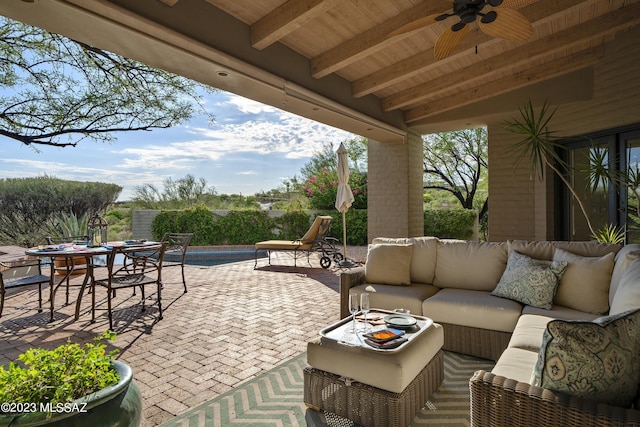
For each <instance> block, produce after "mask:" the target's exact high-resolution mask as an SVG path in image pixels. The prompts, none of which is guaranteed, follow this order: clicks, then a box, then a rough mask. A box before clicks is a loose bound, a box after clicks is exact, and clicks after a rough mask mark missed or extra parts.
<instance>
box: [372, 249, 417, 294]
mask: <svg viewBox="0 0 640 427" xmlns="http://www.w3.org/2000/svg"><path fill="white" fill-rule="evenodd" d="M412 254H413V245H405V244H390V243H381V244H371V245H369V251H368V252H367V262H366V263H365V267H364V274H365V278H366V282H367V283H378V284H384V285H408V284H410V283H411V270H410V267H411V255H412Z"/></svg>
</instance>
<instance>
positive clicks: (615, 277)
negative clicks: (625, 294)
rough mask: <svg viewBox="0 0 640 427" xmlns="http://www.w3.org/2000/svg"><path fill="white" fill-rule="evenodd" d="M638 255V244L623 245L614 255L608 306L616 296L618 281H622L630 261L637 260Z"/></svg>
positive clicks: (639, 250) (639, 248) (639, 252)
mask: <svg viewBox="0 0 640 427" xmlns="http://www.w3.org/2000/svg"><path fill="white" fill-rule="evenodd" d="M638 254H640V244H638V243H630V244H628V245H624V247H623V248H622V249H620V251H619V252H618V253H617V254H616V257H615V258H614V262H615V265H614V267H613V273H611V285H610V286H609V305H611V304H613V296H614V295H615V294H616V290H617V289H618V284H619V283H620V279H622V276H623V275H624V273H625V271H627V268H629V264H631V261H633V260H634V259H636V258H638Z"/></svg>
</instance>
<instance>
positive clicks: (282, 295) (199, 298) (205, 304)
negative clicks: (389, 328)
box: [0, 247, 366, 427]
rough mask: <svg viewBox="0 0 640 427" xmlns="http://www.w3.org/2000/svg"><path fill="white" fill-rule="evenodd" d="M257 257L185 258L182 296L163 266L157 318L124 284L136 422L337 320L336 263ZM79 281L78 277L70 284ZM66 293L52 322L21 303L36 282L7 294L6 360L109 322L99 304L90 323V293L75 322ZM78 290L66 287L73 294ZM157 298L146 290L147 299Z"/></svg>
mask: <svg viewBox="0 0 640 427" xmlns="http://www.w3.org/2000/svg"><path fill="white" fill-rule="evenodd" d="M347 254H348V256H349V257H350V258H353V259H355V260H357V261H363V260H364V257H365V256H366V248H362V247H356V248H352V247H348V248H347ZM305 258H306V257H305ZM253 263H254V261H253V260H248V261H242V262H237V263H232V264H224V265H219V266H214V267H201V266H193V265H187V266H185V274H186V277H187V286H188V292H187V293H186V294H184V293H183V288H182V279H181V277H180V271H179V270H180V269H176V268H169V269H166V270H164V271H163V279H164V283H165V286H164V290H163V293H162V299H163V314H164V319H163V320H161V321H158V320H157V310H156V308H155V306H153V305H151V306H149V307H148V309H147V311H146V312H144V313H142V312H140V307H139V305H138V304H137V302H138V300H137V299H136V298H137V297H132V295H131V292H130V291H127V290H124V291H123V292H118V295H117V298H116V299H115V301H116V302H115V305H114V328H115V331H116V333H117V334H118V336H117V338H116V340H115V342H113V343H112V346H113V347H115V348H118V349H119V350H120V354H119V355H118V359H119V360H122V361H123V362H125V363H128V364H129V365H131V367H132V368H133V371H134V377H135V379H136V381H137V383H138V385H139V386H140V389H141V392H142V396H143V401H144V408H143V421H142V423H141V426H143V427H150V426H157V425H159V424H161V423H163V422H165V421H168V420H170V419H171V418H173V417H174V416H176V415H178V414H181V413H183V412H185V411H186V410H188V409H189V408H192V407H194V406H196V405H198V404H200V403H203V402H206V401H208V400H210V399H212V398H213V397H215V396H217V395H219V394H221V393H224V392H225V391H228V390H230V389H231V388H233V387H234V386H237V385H239V384H241V383H243V382H245V381H247V380H249V379H251V378H253V377H255V376H257V375H260V374H261V373H263V372H265V371H266V370H269V369H271V368H272V367H274V366H276V365H278V364H280V363H281V362H283V361H285V360H288V359H290V358H292V357H293V356H296V355H298V354H300V353H301V352H303V351H305V350H306V343H307V341H309V340H310V339H311V338H314V337H316V336H317V334H318V330H319V329H321V328H322V327H323V326H325V325H326V324H328V323H332V322H335V321H337V320H338V318H339V295H338V280H339V279H338V277H339V274H340V270H338V269H335V268H330V269H327V270H325V269H322V268H320V266H319V263H318V259H317V255H316V254H314V255H312V260H311V264H312V267H309V266H308V265H307V263H306V259H304V261H303V260H299V261H298V267H293V259H292V258H291V256H290V255H289V254H287V253H275V254H274V255H272V265H271V266H268V265H266V262H265V263H264V264H262V263H259V264H258V268H257V269H255V270H254V268H253ZM332 267H333V266H332ZM98 274H100V272H99V271H98V272H97V273H96V275H98ZM81 280H82V277H80V276H76V277H74V279H73V282H72V283H79V282H80V281H81ZM63 292H64V291H63V290H62V289H60V290H59V291H58V293H57V295H56V297H57V299H56V313H55V317H54V321H53V322H52V323H48V319H49V313H48V311H47V310H45V311H43V312H42V313H38V312H37V310H35V309H32V310H27V309H25V308H24V306H25V305H27V306H29V307H31V308H35V307H37V289H31V288H26V289H20V290H18V291H17V292H11V293H9V294H8V295H7V297H6V299H5V308H4V312H3V314H2V317H1V318H0V363H1V364H2V365H4V366H7V365H8V363H9V361H12V360H14V359H15V358H17V356H18V355H19V354H20V353H22V352H24V351H25V350H27V349H28V348H30V347H44V348H52V347H55V346H57V345H59V344H63V343H64V342H66V340H67V338H71V340H72V341H73V342H89V341H92V339H93V337H95V336H96V335H98V334H100V333H102V332H103V331H105V330H106V329H107V328H108V319H107V316H106V312H105V311H97V313H96V316H97V319H96V322H95V323H94V324H91V323H90V322H89V320H90V317H91V314H90V298H88V297H86V296H85V298H84V299H83V303H82V311H81V315H80V319H79V320H78V321H74V320H73V311H74V306H73V305H68V306H62V305H61V304H62V303H63V300H64V298H61V297H60V295H63ZM77 292H78V288H77V287H74V288H72V290H71V298H72V300H73V301H75V298H76V296H77ZM97 292H98V293H97V295H96V298H97V307H98V308H103V307H104V306H105V305H106V296H105V291H104V289H98V291H97ZM44 295H45V298H46V295H47V292H44ZM154 298H155V294H152V295H151V296H150V299H151V301H149V302H148V303H149V304H151V303H153V299H154ZM15 307H18V308H17V309H16V308H15Z"/></svg>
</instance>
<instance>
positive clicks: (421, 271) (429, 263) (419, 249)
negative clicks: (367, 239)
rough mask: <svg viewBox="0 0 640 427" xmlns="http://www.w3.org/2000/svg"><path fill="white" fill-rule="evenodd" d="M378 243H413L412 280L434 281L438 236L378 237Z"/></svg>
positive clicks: (414, 281) (374, 242)
mask: <svg viewBox="0 0 640 427" xmlns="http://www.w3.org/2000/svg"><path fill="white" fill-rule="evenodd" d="M372 243H373V244H376V243H393V244H405V245H407V244H409V245H413V255H412V256H411V270H410V274H411V282H412V283H429V284H432V283H433V276H434V275H435V271H436V254H437V249H438V238H437V237H409V238H389V237H376V238H375V239H373V242H372Z"/></svg>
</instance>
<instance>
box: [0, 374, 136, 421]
mask: <svg viewBox="0 0 640 427" xmlns="http://www.w3.org/2000/svg"><path fill="white" fill-rule="evenodd" d="M113 365H114V367H115V368H116V370H117V371H118V373H119V374H120V381H119V382H118V384H115V385H112V386H109V387H106V388H103V389H102V390H99V391H97V392H95V393H92V394H90V395H88V396H85V397H82V398H80V399H78V400H76V401H75V402H74V405H72V408H73V407H76V406H77V407H78V408H82V409H83V410H84V411H86V412H69V413H64V412H54V413H52V414H51V415H50V414H48V413H43V412H33V413H27V414H22V415H17V416H16V415H14V416H9V415H0V427H5V426H6V427H18V426H19V427H27V426H50V427H89V426H91V427H137V426H138V425H139V424H140V418H141V416H142V395H141V394H140V389H139V388H138V385H137V384H136V382H135V381H134V379H133V371H132V370H131V367H129V365H127V364H125V363H122V362H119V361H114V362H113ZM85 403H86V406H84V404H85ZM76 404H77V405H76Z"/></svg>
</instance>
